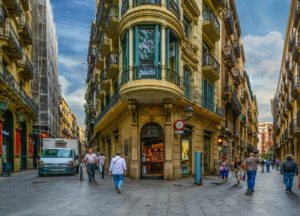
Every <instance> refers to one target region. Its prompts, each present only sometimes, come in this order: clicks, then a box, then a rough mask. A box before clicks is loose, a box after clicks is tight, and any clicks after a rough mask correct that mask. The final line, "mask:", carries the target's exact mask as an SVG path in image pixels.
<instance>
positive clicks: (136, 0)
mask: <svg viewBox="0 0 300 216" xmlns="http://www.w3.org/2000/svg"><path fill="white" fill-rule="evenodd" d="M142 5H157V6H161V0H133V7H138V6H142Z"/></svg>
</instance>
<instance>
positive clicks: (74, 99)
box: [58, 75, 85, 128]
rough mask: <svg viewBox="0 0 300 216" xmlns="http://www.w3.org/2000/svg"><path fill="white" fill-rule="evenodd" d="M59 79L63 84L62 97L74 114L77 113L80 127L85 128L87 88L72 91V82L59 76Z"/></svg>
mask: <svg viewBox="0 0 300 216" xmlns="http://www.w3.org/2000/svg"><path fill="white" fill-rule="evenodd" d="M58 78H59V82H60V84H61V90H62V96H63V97H64V98H65V100H66V102H67V103H68V105H69V107H70V109H71V110H72V112H73V113H75V116H76V117H77V122H78V123H79V125H80V127H83V128H84V127H85V125H84V119H85V115H84V113H85V112H84V107H83V105H84V102H85V99H84V96H85V86H82V87H79V88H76V89H75V90H73V91H72V90H71V89H70V87H72V85H71V82H70V81H69V80H67V78H66V77H65V76H63V75H59V77H58Z"/></svg>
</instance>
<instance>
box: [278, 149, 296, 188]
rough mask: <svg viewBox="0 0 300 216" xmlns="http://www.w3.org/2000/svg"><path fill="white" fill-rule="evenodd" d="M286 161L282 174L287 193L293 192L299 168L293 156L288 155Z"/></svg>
mask: <svg viewBox="0 0 300 216" xmlns="http://www.w3.org/2000/svg"><path fill="white" fill-rule="evenodd" d="M285 159H286V160H285V161H284V162H283V163H282V166H281V169H280V173H281V175H283V181H284V184H285V187H286V189H285V191H286V192H292V187H293V180H294V177H295V176H297V175H298V166H297V164H296V163H295V161H294V160H293V156H292V155H286V156H285Z"/></svg>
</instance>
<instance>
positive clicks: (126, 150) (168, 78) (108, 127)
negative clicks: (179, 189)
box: [85, 0, 252, 179]
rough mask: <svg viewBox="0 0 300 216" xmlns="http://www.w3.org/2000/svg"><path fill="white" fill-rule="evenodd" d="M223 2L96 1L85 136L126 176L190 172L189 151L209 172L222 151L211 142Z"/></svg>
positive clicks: (218, 95)
mask: <svg viewBox="0 0 300 216" xmlns="http://www.w3.org/2000/svg"><path fill="white" fill-rule="evenodd" d="M226 8H228V5H227V4H226V3H225V1H193V0H192V1H182V0H151V1H150V0H149V1H141V0H122V1H118V0H114V1H108V0H97V1H96V10H97V13H96V18H95V20H94V21H93V22H92V25H91V35H90V45H89V53H88V62H89V67H88V73H87V80H86V83H87V92H86V104H85V110H86V126H87V127H86V136H87V140H88V144H89V146H90V147H93V148H95V149H96V151H98V152H103V153H104V154H105V155H106V157H107V159H108V160H110V159H111V158H112V156H113V155H114V154H115V152H117V151H119V152H121V153H122V155H123V156H124V158H125V159H126V161H127V164H128V166H129V175H130V177H131V178H134V179H140V178H163V179H178V178H181V177H182V176H186V175H192V174H193V170H194V152H195V151H201V152H202V153H203V161H202V164H203V170H204V173H205V174H211V173H216V172H217V162H218V160H219V159H220V157H222V156H223V155H226V156H229V155H228V154H227V152H223V151H222V146H218V138H220V136H222V134H221V129H222V128H223V125H224V122H225V109H224V101H223V97H222V95H223V84H222V76H223V71H224V68H223V64H222V61H223V57H222V49H223V40H222V37H223V34H224V28H225V24H224V23H223V19H224V16H223V15H224V10H225V9H226ZM224 37H225V36H224ZM251 112H252V111H251ZM180 123H183V125H180ZM176 126H177V129H176ZM180 126H182V130H178V128H180Z"/></svg>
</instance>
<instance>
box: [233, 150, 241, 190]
mask: <svg viewBox="0 0 300 216" xmlns="http://www.w3.org/2000/svg"><path fill="white" fill-rule="evenodd" d="M242 166H243V162H242V160H241V158H240V156H239V155H238V154H237V155H236V156H235V159H234V161H233V170H234V174H235V177H236V180H237V183H236V184H237V185H239V184H240V182H241V179H242V178H243V169H242Z"/></svg>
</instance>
